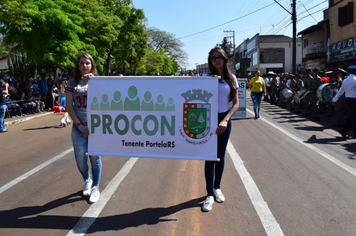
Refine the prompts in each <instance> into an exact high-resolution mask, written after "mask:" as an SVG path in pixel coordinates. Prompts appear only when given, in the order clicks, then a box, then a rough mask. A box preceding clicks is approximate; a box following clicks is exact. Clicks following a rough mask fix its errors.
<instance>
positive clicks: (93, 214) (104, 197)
mask: <svg viewBox="0 0 356 236" xmlns="http://www.w3.org/2000/svg"><path fill="white" fill-rule="evenodd" d="M137 160H138V158H137V157H131V158H130V159H129V160H128V161H127V162H126V163H125V165H124V166H123V167H122V169H121V170H120V171H119V173H117V175H116V176H115V177H114V178H113V179H112V180H111V181H110V183H109V184H108V186H107V187H106V188H105V189H104V190H103V192H102V193H101V195H100V199H99V201H97V202H96V203H94V204H92V205H91V206H90V207H89V209H88V210H87V211H86V212H85V213H84V215H83V216H82V218H81V219H80V220H79V221H78V223H77V224H76V225H75V226H74V228H73V229H72V230H71V231H69V233H68V234H67V236H71V235H84V234H85V233H86V232H87V231H88V229H89V227H90V226H91V225H92V224H93V223H94V221H95V220H96V218H97V217H98V216H99V214H100V212H101V211H102V210H103V209H104V207H105V205H106V203H108V201H109V200H110V198H111V196H112V195H113V194H114V193H115V191H116V190H117V188H118V187H119V185H120V183H121V182H122V180H123V179H124V178H125V177H126V176H127V175H128V174H129V173H130V171H131V169H132V168H133V166H134V165H135V163H136V161H137Z"/></svg>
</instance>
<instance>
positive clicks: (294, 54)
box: [292, 0, 297, 75]
mask: <svg viewBox="0 0 356 236" xmlns="http://www.w3.org/2000/svg"><path fill="white" fill-rule="evenodd" d="M295 2H296V0H293V3H292V10H293V12H292V21H293V59H292V73H293V74H294V75H295V73H296V69H297V11H296V3H295Z"/></svg>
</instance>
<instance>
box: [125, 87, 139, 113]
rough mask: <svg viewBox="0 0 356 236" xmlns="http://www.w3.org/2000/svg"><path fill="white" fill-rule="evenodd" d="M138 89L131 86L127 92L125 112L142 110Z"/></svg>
mask: <svg viewBox="0 0 356 236" xmlns="http://www.w3.org/2000/svg"><path fill="white" fill-rule="evenodd" d="M137 95H138V92H137V88H136V87H135V86H131V87H130V88H129V89H128V91H127V97H126V98H125V103H124V110H125V111H139V110H140V99H139V97H138V96H137Z"/></svg>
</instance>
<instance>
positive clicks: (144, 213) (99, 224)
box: [0, 191, 205, 233]
mask: <svg viewBox="0 0 356 236" xmlns="http://www.w3.org/2000/svg"><path fill="white" fill-rule="evenodd" d="M82 200H83V197H82V196H81V191H79V192H76V193H73V194H70V195H68V196H65V197H63V198H59V199H57V200H54V201H52V202H49V203H47V204H45V205H43V206H27V207H19V208H16V209H12V210H5V211H1V212H0V219H1V220H0V228H19V229H24V228H28V229H67V230H71V229H73V228H74V226H75V225H76V224H77V223H78V221H79V220H80V219H81V217H79V216H78V217H76V216H65V215H64V216H59V215H56V216H55V215H40V214H41V213H44V212H46V211H49V210H51V209H54V208H57V207H60V206H63V205H65V204H70V203H74V202H78V201H82ZM204 200H205V197H200V198H196V199H192V200H189V201H186V202H183V203H180V204H177V205H174V206H170V207H159V208H146V209H142V210H139V211H135V212H131V213H126V214H121V215H114V216H106V217H99V218H97V219H95V222H94V224H93V225H92V226H91V227H90V228H89V230H88V231H87V233H95V232H99V231H108V230H122V229H125V228H129V227H138V226H140V225H155V224H158V223H160V222H167V221H177V219H162V217H166V216H169V215H172V214H174V213H176V212H179V211H181V210H184V209H189V208H194V207H201V205H202V201H204ZM87 220H89V221H92V220H93V219H91V218H88V219H87ZM76 233H80V232H76ZM83 233H84V232H83Z"/></svg>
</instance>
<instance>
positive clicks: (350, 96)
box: [333, 65, 356, 139]
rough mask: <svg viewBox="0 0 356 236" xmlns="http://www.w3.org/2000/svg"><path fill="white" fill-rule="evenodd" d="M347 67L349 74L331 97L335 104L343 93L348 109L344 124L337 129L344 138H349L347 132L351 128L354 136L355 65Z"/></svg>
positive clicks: (355, 121)
mask: <svg viewBox="0 0 356 236" xmlns="http://www.w3.org/2000/svg"><path fill="white" fill-rule="evenodd" d="M348 69H349V73H350V75H349V76H348V77H347V78H346V79H345V80H344V81H343V83H342V85H341V87H340V90H339V92H338V93H337V94H336V96H335V97H334V98H333V104H335V103H336V102H337V101H338V100H339V98H340V97H341V95H343V94H344V93H345V100H346V105H347V107H348V108H349V111H350V113H349V114H348V116H347V121H346V124H344V125H343V126H342V127H341V129H340V131H339V133H340V134H341V136H342V137H343V138H344V139H346V138H349V136H348V135H347V134H348V132H349V131H350V130H351V129H353V137H354V138H355V137H356V65H353V66H349V67H348Z"/></svg>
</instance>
